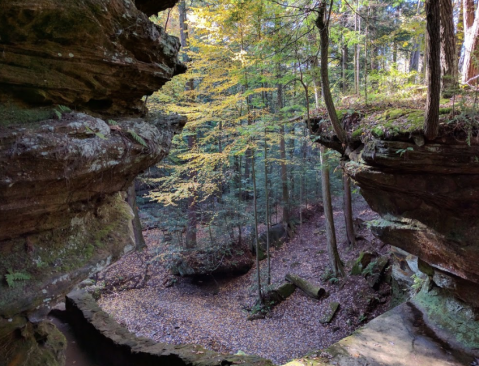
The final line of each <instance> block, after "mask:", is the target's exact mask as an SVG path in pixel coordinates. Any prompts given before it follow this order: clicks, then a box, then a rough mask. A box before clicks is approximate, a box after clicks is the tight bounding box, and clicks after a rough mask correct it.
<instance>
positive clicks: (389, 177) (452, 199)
mask: <svg viewBox="0 0 479 366" xmlns="http://www.w3.org/2000/svg"><path fill="white" fill-rule="evenodd" d="M393 112H394V113H393ZM391 115H394V116H395V118H397V120H391V119H390V120H384V119H383V120H381V119H379V121H376V122H374V121H373V122H372V123H371V118H370V119H369V121H368V120H367V119H366V118H365V119H366V121H365V122H355V123H357V124H356V125H354V126H352V127H351V129H350V130H349V131H348V135H349V136H350V137H349V138H350V139H349V141H348V144H347V145H346V146H345V145H342V144H341V143H340V141H339V140H338V139H337V137H336V136H334V134H332V133H331V131H328V129H327V128H324V127H323V128H322V129H321V124H322V123H328V122H327V121H326V120H325V119H322V118H319V119H316V120H315V121H314V122H315V123H316V126H319V128H318V129H317V131H318V138H317V139H318V140H319V141H320V143H322V144H324V145H325V146H327V147H330V148H333V149H335V150H337V151H339V152H340V153H341V154H342V155H343V163H344V165H343V166H344V169H345V171H346V172H347V174H349V175H350V177H351V178H352V179H354V181H355V183H356V184H357V185H358V186H359V187H360V191H361V194H362V196H363V197H364V198H365V199H366V201H367V202H368V204H369V206H370V207H371V208H372V209H373V210H374V211H376V212H378V213H379V214H380V216H381V219H379V220H376V221H374V222H371V223H370V226H371V228H372V230H373V233H375V235H376V236H378V237H379V238H380V239H381V240H382V241H383V242H385V243H387V244H390V245H392V246H393V257H395V256H397V254H398V253H399V254H400V255H399V256H400V257H404V258H406V259H408V258H413V259H414V260H413V261H407V260H406V261H404V260H401V258H398V259H399V261H400V262H402V263H398V265H397V266H396V268H395V269H396V271H394V269H393V274H394V272H396V275H397V274H398V273H399V274H400V276H399V277H401V276H403V275H402V274H401V273H400V272H401V269H400V268H399V267H400V266H402V265H405V266H406V267H407V266H408V264H406V262H407V263H410V264H412V267H411V268H410V269H412V271H411V270H410V269H409V268H407V269H406V271H404V273H407V272H408V270H409V273H415V274H419V275H418V276H417V277H416V280H415V281H416V282H415V283H414V285H415V286H416V287H417V288H419V287H421V286H422V290H421V292H420V293H419V295H417V296H416V298H415V300H414V301H415V303H417V304H418V307H419V308H420V310H421V311H422V312H423V313H424V316H425V317H426V318H427V319H428V321H429V322H430V325H431V327H433V328H435V329H437V333H438V335H439V336H440V337H442V338H443V339H445V340H446V342H447V343H449V344H450V345H452V347H453V348H454V347H455V348H459V349H463V350H465V351H466V352H467V353H469V354H475V355H476V357H477V355H478V353H477V352H478V351H477V350H478V349H479V266H478V265H477V263H478V262H479V240H478V234H479V232H478V230H479V225H478V224H479V189H478V183H479V158H478V157H479V139H478V133H477V129H474V128H470V129H468V128H465V126H466V127H467V125H465V124H459V123H458V124H454V123H451V121H450V120H449V118H450V116H448V115H443V116H442V117H441V128H440V134H439V136H438V138H437V139H435V140H434V141H426V140H425V139H424V137H423V135H422V130H421V128H422V120H423V119H422V118H423V117H422V116H423V112H422V111H419V110H416V111H399V110H395V111H392V112H389V111H385V112H384V113H383V116H391ZM410 116H420V118H418V124H417V126H414V125H413V123H412V122H413V121H411V118H408V117H410ZM350 118H351V117H350V116H348V115H345V116H344V118H343V122H344V121H346V122H347V121H348V119H350ZM356 119H357V116H356ZM368 123H370V124H369V125H368ZM345 125H347V123H345ZM403 125H405V126H406V128H404V129H408V128H409V129H410V130H409V131H404V130H401V128H402V127H401V126H403ZM385 126H386V127H385ZM388 126H394V127H393V128H391V127H388ZM411 126H412V127H411ZM388 128H389V130H388ZM358 131H359V133H358ZM395 247H396V248H400V249H395ZM413 262H414V263H413ZM403 269H404V268H403ZM398 270H399V272H398ZM398 279H399V280H401V278H398ZM403 280H404V279H403ZM406 280H407V278H406ZM410 281H411V282H412V280H411V279H410Z"/></svg>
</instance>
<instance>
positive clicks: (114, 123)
mask: <svg viewBox="0 0 479 366" xmlns="http://www.w3.org/2000/svg"><path fill="white" fill-rule="evenodd" d="M107 123H108V124H109V125H110V126H118V123H117V122H116V121H114V120H112V119H109V120H108V121H107Z"/></svg>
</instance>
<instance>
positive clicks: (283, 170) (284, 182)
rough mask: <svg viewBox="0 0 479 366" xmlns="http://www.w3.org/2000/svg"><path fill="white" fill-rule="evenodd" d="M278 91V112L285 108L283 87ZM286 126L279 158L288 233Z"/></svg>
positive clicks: (281, 131)
mask: <svg viewBox="0 0 479 366" xmlns="http://www.w3.org/2000/svg"><path fill="white" fill-rule="evenodd" d="M277 89H278V101H277V106H278V111H280V110H281V109H282V108H283V85H282V84H278V85H277ZM284 135H285V132H284V124H281V127H280V130H279V155H280V156H279V157H280V159H281V162H280V165H281V188H282V195H283V218H282V222H283V226H284V228H285V230H287V231H288V224H289V219H290V217H289V209H290V207H289V192H288V169H287V166H286V143H285V139H284Z"/></svg>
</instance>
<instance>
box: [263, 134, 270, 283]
mask: <svg viewBox="0 0 479 366" xmlns="http://www.w3.org/2000/svg"><path fill="white" fill-rule="evenodd" d="M267 132H268V131H267V129H266V125H265V126H264V199H265V203H266V210H265V211H266V255H267V260H268V262H267V272H268V274H267V280H266V284H267V285H271V255H270V253H269V189H268V145H267V144H268V142H267V140H268V135H267Z"/></svg>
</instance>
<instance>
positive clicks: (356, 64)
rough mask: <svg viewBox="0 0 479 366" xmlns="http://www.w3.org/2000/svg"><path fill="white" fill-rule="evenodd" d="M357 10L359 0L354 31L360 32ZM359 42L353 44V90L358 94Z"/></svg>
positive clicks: (357, 5) (357, 4)
mask: <svg viewBox="0 0 479 366" xmlns="http://www.w3.org/2000/svg"><path fill="white" fill-rule="evenodd" d="M358 12H359V0H357V2H356V12H355V13H354V31H355V32H357V31H359V33H361V28H360V23H359V22H360V18H359V15H358ZM359 54H360V48H359V43H357V44H355V45H354V92H355V94H356V95H359Z"/></svg>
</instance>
